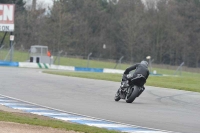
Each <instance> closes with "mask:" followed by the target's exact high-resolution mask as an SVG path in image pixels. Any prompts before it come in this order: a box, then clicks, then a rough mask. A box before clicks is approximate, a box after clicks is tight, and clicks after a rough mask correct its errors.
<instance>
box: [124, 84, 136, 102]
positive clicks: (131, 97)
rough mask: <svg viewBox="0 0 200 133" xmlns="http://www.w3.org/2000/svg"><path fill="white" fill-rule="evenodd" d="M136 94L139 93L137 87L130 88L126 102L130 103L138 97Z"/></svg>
mask: <svg viewBox="0 0 200 133" xmlns="http://www.w3.org/2000/svg"><path fill="white" fill-rule="evenodd" d="M138 93H139V89H138V87H137V86H134V87H130V88H129V92H128V94H127V98H126V102H127V103H132V102H133V101H134V100H135V98H136V97H137V96H138Z"/></svg>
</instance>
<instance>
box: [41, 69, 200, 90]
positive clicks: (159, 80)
mask: <svg viewBox="0 0 200 133" xmlns="http://www.w3.org/2000/svg"><path fill="white" fill-rule="evenodd" d="M43 72H44V73H49V74H56V75H63V76H73V77H81V78H89V79H100V80H108V81H116V82H119V84H120V81H121V74H108V73H90V72H64V71H43ZM188 75H190V76H188ZM191 75H193V73H191V74H190V73H187V76H149V78H148V80H147V83H146V85H149V86H156V87H164V88H172V89H179V90H186V91H194V92H200V87H199V81H200V74H194V76H191Z"/></svg>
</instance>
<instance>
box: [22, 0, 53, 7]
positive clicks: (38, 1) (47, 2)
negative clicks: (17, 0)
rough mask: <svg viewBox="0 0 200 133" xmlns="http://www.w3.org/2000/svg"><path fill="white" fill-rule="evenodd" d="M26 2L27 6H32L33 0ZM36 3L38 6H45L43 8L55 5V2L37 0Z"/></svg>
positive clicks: (51, 0)
mask: <svg viewBox="0 0 200 133" xmlns="http://www.w3.org/2000/svg"><path fill="white" fill-rule="evenodd" d="M24 1H26V4H27V5H31V4H32V0H24ZM36 1H37V4H38V3H42V4H40V5H43V6H52V5H53V0H36Z"/></svg>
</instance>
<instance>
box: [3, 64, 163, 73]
mask: <svg viewBox="0 0 200 133" xmlns="http://www.w3.org/2000/svg"><path fill="white" fill-rule="evenodd" d="M0 66H14V67H25V68H41V69H55V70H66V71H82V72H98V73H118V74H123V73H124V70H118V69H108V68H86V67H74V66H60V65H50V64H46V63H32V62H7V61H0ZM150 75H152V76H163V75H162V74H153V73H150Z"/></svg>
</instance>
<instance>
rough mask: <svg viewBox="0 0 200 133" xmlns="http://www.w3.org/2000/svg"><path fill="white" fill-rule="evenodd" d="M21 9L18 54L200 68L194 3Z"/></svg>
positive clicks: (101, 2) (89, 1)
mask: <svg viewBox="0 0 200 133" xmlns="http://www.w3.org/2000/svg"><path fill="white" fill-rule="evenodd" d="M0 1H1V0H0ZM10 1H12V0H10ZM18 1H20V0H18ZM6 2H8V0H6ZM1 3H2V2H1ZM20 6H21V7H24V4H22V3H19V5H18V7H17V8H16V14H15V29H16V30H15V32H14V34H15V42H16V45H15V48H17V49H20V48H22V47H23V48H24V49H29V48H30V46H31V45H47V46H49V49H50V50H51V52H52V53H57V52H59V51H61V50H62V51H63V53H65V54H68V55H79V56H84V57H86V58H87V56H88V54H89V53H91V52H92V57H96V58H104V59H116V60H117V59H119V58H120V57H121V56H124V60H126V61H128V62H138V61H141V60H142V59H145V58H146V56H151V57H152V59H153V60H154V63H157V64H169V65H179V64H181V63H182V62H184V63H185V65H186V66H189V67H200V2H199V0H160V1H159V2H158V3H156V4H152V3H145V4H144V3H142V2H141V1H140V0H120V1H119V3H118V4H113V3H107V0H57V1H55V2H54V5H53V7H50V8H49V9H48V10H47V9H46V10H45V9H43V8H40V6H38V8H37V9H36V10H35V9H31V10H30V8H26V9H25V8H20Z"/></svg>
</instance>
